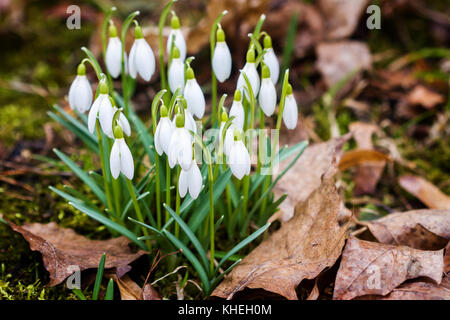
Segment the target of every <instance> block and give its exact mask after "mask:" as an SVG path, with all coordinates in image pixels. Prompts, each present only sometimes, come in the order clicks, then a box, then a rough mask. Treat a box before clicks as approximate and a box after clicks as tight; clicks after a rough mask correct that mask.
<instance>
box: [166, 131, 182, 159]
mask: <svg viewBox="0 0 450 320" xmlns="http://www.w3.org/2000/svg"><path fill="white" fill-rule="evenodd" d="M180 139H181V137H180V128H177V129H175V130H174V132H173V134H172V136H171V137H170V143H169V150H168V151H169V152H168V154H167V157H168V160H169V166H170V167H171V168H173V167H174V166H175V164H176V163H177V157H178V153H177V151H178V148H179V147H178V144H179V143H180Z"/></svg>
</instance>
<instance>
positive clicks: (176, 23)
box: [170, 15, 180, 29]
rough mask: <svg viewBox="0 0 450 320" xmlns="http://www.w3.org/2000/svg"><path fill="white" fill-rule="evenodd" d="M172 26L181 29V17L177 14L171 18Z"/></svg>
mask: <svg viewBox="0 0 450 320" xmlns="http://www.w3.org/2000/svg"><path fill="white" fill-rule="evenodd" d="M170 26H171V27H172V29H180V19H178V17H177V16H176V15H173V16H172V19H171V20H170Z"/></svg>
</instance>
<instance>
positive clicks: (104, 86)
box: [99, 79, 109, 94]
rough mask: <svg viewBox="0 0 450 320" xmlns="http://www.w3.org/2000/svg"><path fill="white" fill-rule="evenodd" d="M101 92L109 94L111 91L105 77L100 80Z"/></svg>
mask: <svg viewBox="0 0 450 320" xmlns="http://www.w3.org/2000/svg"><path fill="white" fill-rule="evenodd" d="M99 85H100V90H99V91H100V94H108V92H109V88H108V83H106V80H105V79H102V80H100V84H99Z"/></svg>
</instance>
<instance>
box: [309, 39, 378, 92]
mask: <svg viewBox="0 0 450 320" xmlns="http://www.w3.org/2000/svg"><path fill="white" fill-rule="evenodd" d="M316 51H317V56H318V60H317V68H318V69H319V71H320V73H321V74H322V77H323V78H324V81H325V83H326V85H327V86H328V87H329V88H330V87H332V86H333V85H334V84H336V83H338V82H339V80H341V79H343V78H344V77H345V76H347V75H348V74H350V73H351V72H353V71H360V70H364V69H370V68H371V66H372V56H371V54H370V51H369V47H368V46H367V45H366V44H365V43H363V42H359V41H348V40H344V41H338V42H330V43H328V42H322V43H320V44H319V45H318V46H317V47H316Z"/></svg>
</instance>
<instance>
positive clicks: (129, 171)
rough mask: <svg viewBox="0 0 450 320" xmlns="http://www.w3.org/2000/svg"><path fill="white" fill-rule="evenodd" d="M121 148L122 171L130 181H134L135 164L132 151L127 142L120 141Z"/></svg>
mask: <svg viewBox="0 0 450 320" xmlns="http://www.w3.org/2000/svg"><path fill="white" fill-rule="evenodd" d="M118 141H119V147H120V170H121V171H122V173H123V174H124V175H125V177H127V178H128V179H129V180H132V179H133V176H134V162H133V156H132V155H131V151H130V149H129V148H128V146H127V144H126V142H125V140H124V139H123V138H122V139H118Z"/></svg>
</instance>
